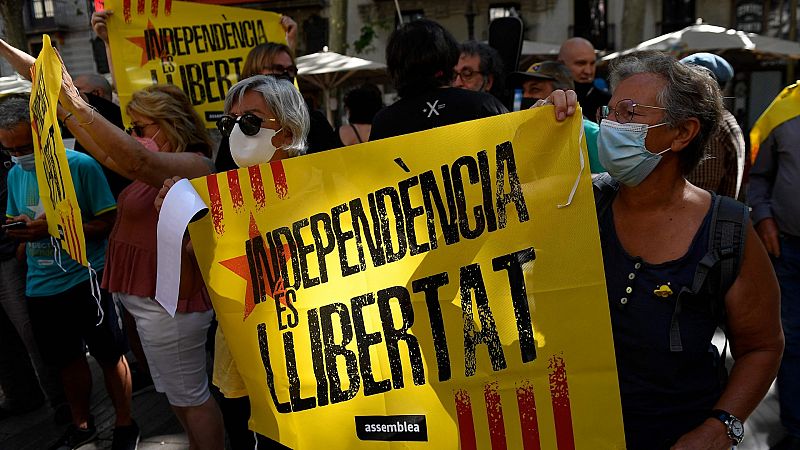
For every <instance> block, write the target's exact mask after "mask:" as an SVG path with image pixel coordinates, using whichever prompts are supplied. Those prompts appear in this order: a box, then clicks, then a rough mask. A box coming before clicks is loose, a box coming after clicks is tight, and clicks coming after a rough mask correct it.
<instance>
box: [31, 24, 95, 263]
mask: <svg viewBox="0 0 800 450" xmlns="http://www.w3.org/2000/svg"><path fill="white" fill-rule="evenodd" d="M31 76H32V78H33V85H32V86H31V102H30V110H31V128H32V129H33V142H34V147H35V149H34V154H35V155H36V156H35V159H36V178H37V181H38V183H39V197H40V198H41V200H42V205H43V206H44V212H45V215H46V216H47V231H48V232H49V233H50V235H51V236H53V237H55V238H57V239H58V240H59V241H60V243H61V248H63V249H64V250H65V251H66V252H67V253H69V255H70V256H71V257H72V259H74V260H75V261H77V262H79V263H80V264H83V265H84V266H88V265H89V261H88V260H87V259H86V243H85V241H84V238H83V221H82V220H81V210H80V206H78V197H77V196H76V195H75V186H74V185H73V184H72V175H70V170H69V164H67V153H66V150H65V149H64V142H63V141H62V140H61V129H60V128H59V126H58V117H57V116H56V108H57V106H58V94H59V92H60V91H61V60H60V59H59V58H58V55H56V52H55V50H53V46H52V45H51V44H50V36H47V35H44V36H43V37H42V51H41V52H40V53H39V57H38V58H36V64H34V66H33V70H32V72H31Z"/></svg>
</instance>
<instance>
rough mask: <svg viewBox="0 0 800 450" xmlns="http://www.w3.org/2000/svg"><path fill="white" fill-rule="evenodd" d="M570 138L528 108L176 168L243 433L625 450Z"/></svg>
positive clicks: (586, 180)
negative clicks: (230, 163) (184, 180)
mask: <svg viewBox="0 0 800 450" xmlns="http://www.w3.org/2000/svg"><path fill="white" fill-rule="evenodd" d="M580 135H581V118H580V114H576V115H575V116H574V117H573V118H571V119H569V120H567V121H565V122H562V123H557V122H556V121H555V120H554V118H553V110H552V108H538V109H536V110H528V111H522V112H518V113H513V114H504V115H502V116H498V117H494V118H488V119H482V120H478V121H473V122H467V123H462V124H457V125H453V126H448V127H443V128H437V129H434V130H430V131H425V132H421V133H414V134H410V135H405V136H400V137H396V138H392V139H386V140H381V141H377V142H370V143H365V144H361V145H357V146H352V147H346V148H342V149H340V150H336V151H330V152H325V153H320V154H315V155H310V156H305V157H300V158H294V159H289V160H285V161H282V162H273V163H270V164H265V165H262V166H255V167H251V168H247V169H240V170H238V171H230V172H227V173H221V174H216V175H210V176H208V177H205V178H199V179H195V180H193V181H192V184H193V186H194V188H195V189H196V190H197V192H198V193H199V194H200V196H201V197H202V198H203V199H204V200H205V201H206V204H207V205H209V213H208V214H207V215H206V216H205V217H204V218H202V219H201V220H199V221H197V222H195V223H193V224H192V225H190V232H191V237H192V242H193V244H194V248H195V251H196V253H197V257H198V261H199V263H200V267H201V268H202V270H203V272H204V277H205V279H206V283H207V285H208V287H209V291H210V293H211V295H212V298H213V301H214V308H215V310H216V312H217V316H218V319H219V321H220V324H221V326H222V329H223V331H224V334H225V337H226V339H227V341H228V343H229V345H230V347H231V351H232V353H233V356H234V359H235V361H236V364H237V365H238V368H239V371H240V372H241V374H242V376H243V378H244V381H245V384H246V386H247V390H248V392H249V395H250V401H251V404H252V418H251V427H252V428H254V429H255V430H256V431H258V432H259V433H263V434H265V435H267V436H269V437H271V438H273V439H277V440H279V441H280V442H281V443H283V444H285V445H287V446H289V447H293V448H302V449H317V448H336V449H340V448H364V449H394V448H422V447H425V448H437V449H439V448H441V449H449V448H458V447H460V448H462V449H489V448H492V449H506V448H508V449H524V450H530V449H555V448H559V449H573V448H577V449H597V448H603V449H613V448H619V449H622V448H625V443H624V436H623V429H622V419H621V411H620V398H619V389H618V384H617V374H616V366H615V359H614V351H613V343H612V336H611V326H610V320H609V311H608V301H607V298H606V288H605V281H604V276H603V264H602V259H601V254H600V245H599V236H598V229H597V220H596V217H595V209H594V200H593V195H592V190H591V181H590V175H589V169H588V165H587V166H586V167H585V168H584V169H583V170H581V167H582V162H581V161H582V159H581V158H583V160H585V157H586V156H585V151H586V150H585V146H584V147H583V150H581V146H580V144H579V139H580V138H579V136H580ZM581 151H582V152H583V156H581ZM579 173H580V174H581V175H580V180H579V182H578V186H577V190H576V191H575V192H574V197H573V198H572V201H571V203H569V202H568V199H569V198H570V197H571V192H572V190H573V186H574V185H575V182H576V179H577V177H578V174H579ZM567 203H569V205H568V206H565V205H566V204H567ZM559 205H560V206H559Z"/></svg>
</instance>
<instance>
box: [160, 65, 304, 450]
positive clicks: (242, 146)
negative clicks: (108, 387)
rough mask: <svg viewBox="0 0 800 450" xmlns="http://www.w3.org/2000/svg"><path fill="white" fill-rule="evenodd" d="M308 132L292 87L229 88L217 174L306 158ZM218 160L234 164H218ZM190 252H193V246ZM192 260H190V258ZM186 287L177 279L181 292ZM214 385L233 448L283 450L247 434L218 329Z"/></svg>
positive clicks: (254, 83)
mask: <svg viewBox="0 0 800 450" xmlns="http://www.w3.org/2000/svg"><path fill="white" fill-rule="evenodd" d="M309 126H310V125H309V116H308V110H307V109H306V107H305V104H304V102H303V97H302V96H301V95H300V93H299V92H298V91H297V89H296V88H295V87H294V85H293V84H292V83H290V82H289V81H286V80H282V79H279V78H275V77H271V76H264V75H256V76H253V77H250V78H246V79H244V80H242V81H240V82H238V83H237V84H235V85H234V86H232V87H231V88H230V90H229V91H228V95H227V96H226V98H225V115H224V116H222V117H221V118H220V119H219V120H218V121H217V128H219V130H220V132H221V133H222V135H223V136H225V137H227V138H228V140H229V142H230V146H229V148H230V155H226V154H224V153H225V152H226V151H227V148H228V146H221V147H220V153H221V154H220V155H218V156H217V161H218V167H217V168H218V169H219V170H220V171H223V170H233V169H237V168H240V167H249V166H253V165H258V164H264V163H267V162H270V161H278V160H281V159H285V158H291V157H293V156H299V155H304V154H305V153H306V148H307V144H306V137H307V135H308V130H309ZM221 160H222V161H232V162H233V164H231V163H230V162H229V163H223V164H219V161H221ZM178 180H180V177H174V178H171V179H167V180H165V181H164V186H163V187H162V188H161V191H160V192H159V195H158V197H157V198H156V201H155V204H156V208H158V209H160V207H161V204H162V202H163V200H164V198H165V197H166V195H167V192H169V189H170V188H171V187H172V186H173V185H174V184H175V182H176V181H178ZM188 247H189V249H190V252H191V251H192V250H191V242H190V243H189V245H188ZM190 257H192V258H193V253H190ZM184 284H185V282H184V279H183V276H181V287H182V288H183V285H184ZM213 383H214V384H215V385H216V386H217V387H219V390H220V392H221V393H222V394H223V396H224V398H223V399H222V400H221V401H220V406H221V408H222V412H223V416H224V418H225V430H226V433H227V437H228V440H229V441H230V443H231V447H232V448H237V449H238V448H247V449H252V448H256V449H258V448H282V446H280V445H279V444H278V443H276V442H273V441H270V440H269V439H268V438H266V437H264V436H261V435H258V437H256V435H255V433H253V432H252V431H250V430H249V429H248V425H247V422H248V420H249V419H250V399H249V397H248V394H247V389H246V388H245V385H244V381H243V380H242V378H241V376H240V375H239V372H238V370H237V368H236V363H235V362H234V361H233V358H232V356H231V353H230V350H229V349H228V346H227V344H226V342H225V338H224V336H223V335H222V330H221V329H220V328H217V334H216V338H215V343H214V376H213Z"/></svg>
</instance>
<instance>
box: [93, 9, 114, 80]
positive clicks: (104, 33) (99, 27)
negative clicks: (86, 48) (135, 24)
mask: <svg viewBox="0 0 800 450" xmlns="http://www.w3.org/2000/svg"><path fill="white" fill-rule="evenodd" d="M112 14H114V11H111V10H105V11H96V12H94V13H92V29H93V30H94V32H95V34H96V35H97V37H98V38H100V40H101V41H103V44H105V48H106V59H107V60H108V67H109V69H111V87H112V88H113V89H114V90H115V91H116V90H117V82H116V80H117V79H116V78H115V77H114V64H112V62H111V44H109V42H108V23H107V21H108V18H109V17H110V16H111V15H112Z"/></svg>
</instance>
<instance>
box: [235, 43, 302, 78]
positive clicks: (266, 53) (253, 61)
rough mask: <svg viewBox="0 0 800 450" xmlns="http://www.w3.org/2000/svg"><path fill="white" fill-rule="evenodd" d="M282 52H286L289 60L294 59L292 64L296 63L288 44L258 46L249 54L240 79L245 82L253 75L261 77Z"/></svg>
mask: <svg viewBox="0 0 800 450" xmlns="http://www.w3.org/2000/svg"><path fill="white" fill-rule="evenodd" d="M281 52H286V53H287V54H288V55H289V58H291V59H292V64H294V63H295V62H294V52H292V49H290V48H289V46H288V45H286V44H279V43H277V42H267V43H266V44H259V45H256V46H255V47H253V49H252V50H250V53H248V54H247V59H245V61H244V66H242V75H241V76H240V77H239V79H240V80H244V79H245V78H250V77H252V76H253V75H261V71H262V70H264V68H266V67H267V66H271V65H272V61H273V60H275V57H276V56H277V55H278V53H281Z"/></svg>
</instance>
